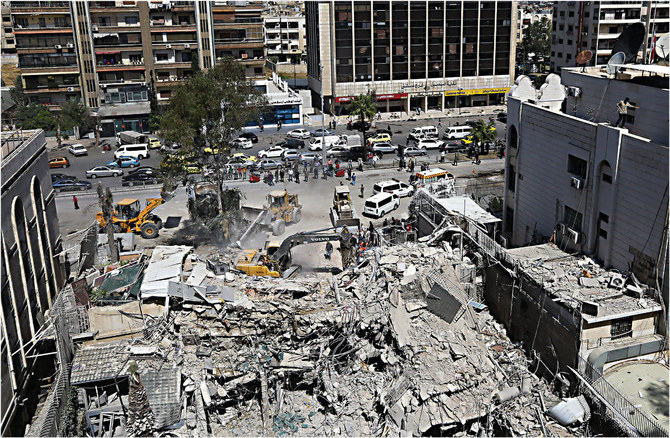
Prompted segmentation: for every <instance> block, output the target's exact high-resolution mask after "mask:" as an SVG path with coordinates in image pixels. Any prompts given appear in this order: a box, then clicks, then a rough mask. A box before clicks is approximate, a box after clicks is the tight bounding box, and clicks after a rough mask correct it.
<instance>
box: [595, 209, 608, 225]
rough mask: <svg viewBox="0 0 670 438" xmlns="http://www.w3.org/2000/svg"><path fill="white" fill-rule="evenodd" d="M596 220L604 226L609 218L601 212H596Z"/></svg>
mask: <svg viewBox="0 0 670 438" xmlns="http://www.w3.org/2000/svg"><path fill="white" fill-rule="evenodd" d="M598 220H599V221H600V222H604V223H606V224H609V223H610V217H609V216H608V215H606V214H605V213H603V212H598Z"/></svg>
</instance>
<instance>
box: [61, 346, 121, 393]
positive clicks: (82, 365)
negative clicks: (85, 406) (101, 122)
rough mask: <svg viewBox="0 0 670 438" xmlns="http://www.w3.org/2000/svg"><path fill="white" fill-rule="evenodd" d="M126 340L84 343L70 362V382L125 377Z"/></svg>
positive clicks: (87, 381)
mask: <svg viewBox="0 0 670 438" xmlns="http://www.w3.org/2000/svg"><path fill="white" fill-rule="evenodd" d="M128 345H129V342H128V341H121V342H110V343H105V344H89V345H84V346H82V348H81V349H80V350H79V351H78V352H77V354H76V355H75V357H74V360H73V362H72V372H71V374H70V383H71V384H73V385H82V384H86V383H92V382H98V381H101V380H112V379H115V378H122V377H126V376H127V375H128V373H127V372H126V370H125V367H126V365H127V359H128V357H129V356H130V352H129V351H127V347H128Z"/></svg>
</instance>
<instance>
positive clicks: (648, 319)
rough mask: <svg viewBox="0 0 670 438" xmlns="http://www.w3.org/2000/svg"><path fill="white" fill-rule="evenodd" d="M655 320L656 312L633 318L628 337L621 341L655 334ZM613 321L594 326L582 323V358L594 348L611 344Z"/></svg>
mask: <svg viewBox="0 0 670 438" xmlns="http://www.w3.org/2000/svg"><path fill="white" fill-rule="evenodd" d="M657 318H658V312H654V313H648V314H643V315H635V316H633V324H632V331H631V334H630V337H626V338H622V340H626V339H635V338H639V337H641V336H650V335H653V334H655V333H656V327H657V323H656V320H657ZM613 321H614V320H609V321H601V322H598V323H595V324H589V323H587V322H586V321H584V323H583V325H582V334H581V339H582V345H581V350H582V352H583V353H582V356H583V357H588V355H589V352H591V351H593V350H594V349H595V348H598V347H600V346H602V345H606V344H609V343H610V342H612V339H611V336H612V322H613Z"/></svg>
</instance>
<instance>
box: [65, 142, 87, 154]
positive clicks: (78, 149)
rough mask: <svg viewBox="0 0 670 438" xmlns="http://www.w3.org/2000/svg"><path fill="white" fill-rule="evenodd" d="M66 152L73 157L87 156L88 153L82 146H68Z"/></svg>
mask: <svg viewBox="0 0 670 438" xmlns="http://www.w3.org/2000/svg"><path fill="white" fill-rule="evenodd" d="M67 151H68V152H69V153H71V154H72V155H74V156H75V157H78V156H80V155H88V151H87V150H86V148H85V147H84V145H83V144H79V143H77V144H73V145H70V146H68V148H67Z"/></svg>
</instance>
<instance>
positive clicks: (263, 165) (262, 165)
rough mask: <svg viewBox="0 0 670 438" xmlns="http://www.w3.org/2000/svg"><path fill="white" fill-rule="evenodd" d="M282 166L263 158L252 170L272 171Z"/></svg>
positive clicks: (277, 162) (278, 162)
mask: <svg viewBox="0 0 670 438" xmlns="http://www.w3.org/2000/svg"><path fill="white" fill-rule="evenodd" d="M283 165H284V163H282V162H281V161H277V160H273V159H271V158H263V159H262V160H260V161H259V162H258V163H256V165H255V166H254V168H255V169H256V170H273V169H277V168H279V167H281V166H283Z"/></svg>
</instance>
